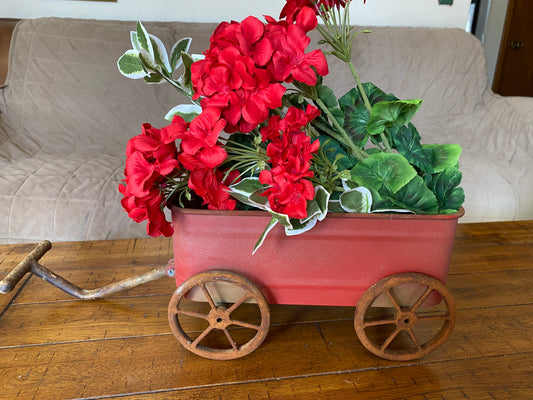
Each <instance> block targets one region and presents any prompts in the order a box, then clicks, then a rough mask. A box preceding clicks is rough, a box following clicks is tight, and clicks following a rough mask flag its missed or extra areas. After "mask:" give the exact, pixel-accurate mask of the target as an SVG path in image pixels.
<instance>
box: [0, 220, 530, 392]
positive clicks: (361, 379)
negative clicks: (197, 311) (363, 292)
mask: <svg viewBox="0 0 533 400" xmlns="http://www.w3.org/2000/svg"><path fill="white" fill-rule="evenodd" d="M33 247H34V245H26V244H24V245H4V246H0V278H3V277H4V276H5V275H6V274H7V272H8V271H10V270H11V269H12V268H14V267H15V266H16V265H17V264H18V263H19V262H20V261H21V260H22V259H23V258H24V256H25V255H26V254H27V253H29V252H30V251H31V250H32V248H33ZM169 258H172V247H171V242H170V240H169V239H141V240H117V241H95V242H72V243H55V244H54V245H53V247H52V249H51V250H50V251H49V252H48V253H47V254H46V255H45V256H44V257H43V258H42V259H41V261H40V263H41V264H42V265H44V266H46V267H48V268H50V269H51V270H53V271H54V272H57V273H59V274H60V275H62V276H64V277H65V278H67V279H68V280H70V281H72V282H74V283H76V284H78V285H79V286H82V287H84V288H93V287H99V286H102V285H105V284H109V283H112V282H115V281H117V280H120V279H124V278H127V277H130V276H133V275H135V274H139V273H142V272H146V271H148V270H150V269H152V268H154V266H160V265H164V264H166V263H167V261H168V260H169ZM447 286H448V289H449V290H450V291H451V293H452V295H453V296H454V298H455V301H456V303H457V308H458V316H457V324H456V326H455V330H454V332H453V333H452V335H451V336H450V338H449V339H448V340H447V341H446V342H445V343H444V344H443V345H442V346H440V347H439V348H437V349H436V350H435V351H433V352H432V353H430V354H429V355H427V356H426V357H424V358H422V359H418V360H415V361H409V362H394V361H387V360H383V359H380V358H378V357H376V356H374V355H372V354H371V353H369V352H368V351H367V350H366V349H365V348H364V347H363V345H362V344H361V343H360V342H359V341H358V339H357V337H356V335H355V331H354V326H353V316H354V308H353V307H316V306H291V305H283V306H282V305H273V306H271V328H270V331H269V334H268V336H267V338H266V340H265V342H264V343H263V344H262V345H261V346H259V348H258V349H257V350H255V351H254V352H253V353H252V354H250V355H248V356H246V357H244V358H242V359H237V360H232V361H213V360H207V359H204V358H201V357H198V356H196V355H194V354H192V353H189V352H188V351H187V350H185V349H184V348H182V347H181V345H180V344H179V343H178V342H177V340H176V339H175V338H174V336H173V335H172V333H171V332H170V328H169V325H168V319H167V307H168V302H169V300H170V296H171V294H172V292H173V291H174V290H175V283H174V281H173V280H172V279H169V278H163V279H161V280H158V281H154V282H151V283H147V284H145V285H142V286H139V287H137V288H134V289H131V290H128V291H126V292H122V293H119V294H117V295H114V296H112V297H110V298H107V299H103V300H94V301H85V302H84V301H80V300H75V299H73V298H72V297H70V296H68V295H66V294H64V293H63V292H61V291H59V290H58V289H57V288H55V287H53V286H51V285H50V284H48V283H46V282H44V281H42V280H40V279H39V278H37V277H35V276H28V277H26V278H24V279H23V282H21V283H20V284H19V285H18V286H17V287H16V288H15V290H14V291H13V292H11V293H9V294H7V295H0V371H2V373H1V374H0V388H1V390H0V399H70V398H83V399H108V398H125V399H170V398H173V399H174V398H175V399H208V400H210V399H222V400H229V399H268V400H273V399H280V400H281V399H283V400H286V399H328V400H329V399H373V400H376V399H381V400H385V399H409V400H415V399H416V400H419V399H420V400H422V399H470V400H473V399H497V400H500V399H524V400H526V399H533V294H532V289H531V288H532V287H533V221H522V222H506V223H486V224H460V225H459V226H458V231H457V235H456V244H455V247H454V252H453V255H452V261H451V265H450V274H449V277H448V282H447Z"/></svg>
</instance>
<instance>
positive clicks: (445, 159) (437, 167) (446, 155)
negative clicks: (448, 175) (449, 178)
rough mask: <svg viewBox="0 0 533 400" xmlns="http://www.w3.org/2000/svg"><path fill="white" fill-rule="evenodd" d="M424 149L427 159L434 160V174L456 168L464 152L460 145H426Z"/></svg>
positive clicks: (423, 146)
mask: <svg viewBox="0 0 533 400" xmlns="http://www.w3.org/2000/svg"><path fill="white" fill-rule="evenodd" d="M422 148H423V149H424V152H425V153H426V155H427V157H428V158H430V159H431V160H432V163H433V171H434V172H442V171H444V170H445V169H447V168H452V167H455V166H456V165H457V163H458V162H459V157H460V156H461V152H462V149H461V146H459V145H458V144H424V145H422Z"/></svg>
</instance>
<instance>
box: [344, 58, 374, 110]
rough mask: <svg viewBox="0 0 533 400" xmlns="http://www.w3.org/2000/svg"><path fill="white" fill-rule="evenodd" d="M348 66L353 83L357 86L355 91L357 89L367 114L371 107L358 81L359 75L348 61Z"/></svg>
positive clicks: (359, 80)
mask: <svg viewBox="0 0 533 400" xmlns="http://www.w3.org/2000/svg"><path fill="white" fill-rule="evenodd" d="M348 66H349V67H350V71H352V75H353V77H354V79H355V83H356V84H357V89H359V94H360V95H361V98H362V99H363V103H364V104H365V108H366V109H367V111H368V112H371V111H372V105H371V104H370V101H369V100H368V96H367V95H366V92H365V89H364V87H363V84H362V83H361V79H359V75H358V74H357V71H356V70H355V67H354V65H353V63H352V62H351V61H349V62H348Z"/></svg>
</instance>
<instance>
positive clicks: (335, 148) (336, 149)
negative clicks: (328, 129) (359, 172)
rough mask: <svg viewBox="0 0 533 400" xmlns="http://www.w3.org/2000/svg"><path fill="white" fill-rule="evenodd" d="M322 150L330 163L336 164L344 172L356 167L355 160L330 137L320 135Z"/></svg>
mask: <svg viewBox="0 0 533 400" xmlns="http://www.w3.org/2000/svg"><path fill="white" fill-rule="evenodd" d="M318 140H319V141H320V149H321V151H323V153H324V155H325V156H326V157H327V159H328V160H329V161H330V162H332V163H333V162H336V164H337V166H338V169H339V170H340V171H344V170H346V169H350V168H352V167H353V166H354V165H355V160H354V158H353V157H352V156H349V155H348V154H347V153H346V151H344V148H343V147H342V146H341V144H340V143H339V142H337V141H336V140H335V139H333V138H331V137H330V136H326V135H320V136H319V137H318Z"/></svg>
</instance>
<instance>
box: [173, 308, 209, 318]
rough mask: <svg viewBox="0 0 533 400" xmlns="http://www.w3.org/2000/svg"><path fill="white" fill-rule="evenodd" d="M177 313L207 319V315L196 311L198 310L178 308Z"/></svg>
mask: <svg viewBox="0 0 533 400" xmlns="http://www.w3.org/2000/svg"><path fill="white" fill-rule="evenodd" d="M177 313H178V314H181V315H186V316H188V317H194V318H200V319H207V315H205V314H202V313H198V312H194V311H189V310H180V309H179V308H178V310H177Z"/></svg>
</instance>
